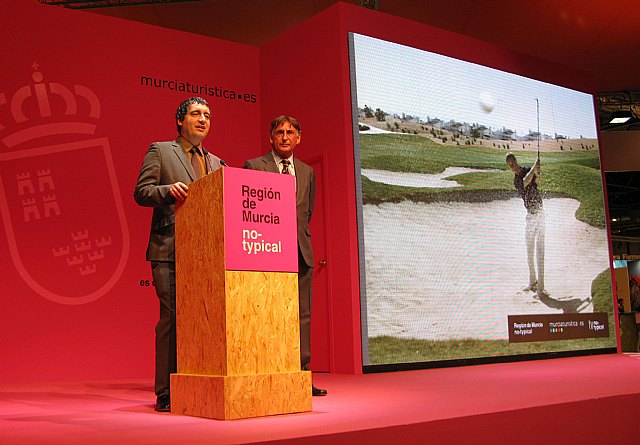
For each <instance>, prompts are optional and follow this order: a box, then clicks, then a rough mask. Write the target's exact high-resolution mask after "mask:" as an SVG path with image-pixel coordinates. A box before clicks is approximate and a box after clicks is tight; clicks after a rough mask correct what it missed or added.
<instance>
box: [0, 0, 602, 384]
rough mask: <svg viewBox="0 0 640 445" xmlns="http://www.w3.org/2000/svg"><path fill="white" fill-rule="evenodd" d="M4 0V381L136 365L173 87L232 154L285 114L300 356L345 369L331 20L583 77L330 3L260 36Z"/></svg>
mask: <svg viewBox="0 0 640 445" xmlns="http://www.w3.org/2000/svg"><path fill="white" fill-rule="evenodd" d="M14 3H15V4H12V5H11V6H9V5H5V4H2V5H0V14H2V16H3V17H8V18H10V20H7V22H8V23H5V24H4V26H3V30H2V37H3V38H2V39H0V49H1V50H2V54H3V55H5V61H4V63H3V67H2V69H0V165H1V169H0V179H1V184H2V190H0V198H1V201H0V205H2V217H3V226H2V229H1V230H2V233H3V236H2V237H1V238H0V270H1V271H2V281H1V282H0V283H1V284H0V297H1V298H2V302H3V310H2V311H0V357H2V360H1V362H0V363H1V364H0V378H4V379H18V378H48V379H58V378H85V377H118V376H151V375H152V370H153V359H152V357H153V325H154V323H155V320H156V313H157V303H156V299H155V294H154V292H153V289H152V287H151V286H146V282H147V280H150V273H149V267H148V265H147V264H146V263H145V261H144V251H145V246H146V240H147V232H148V227H149V218H150V210H149V209H143V208H140V207H137V206H136V205H135V204H134V202H133V199H132V192H133V186H134V184H135V180H136V177H137V173H138V170H139V167H140V163H141V161H142V158H143V156H144V153H145V151H146V148H147V147H148V145H149V143H150V142H152V141H156V140H168V139H172V138H173V137H175V129H174V128H175V127H174V125H175V122H174V119H173V117H172V116H173V113H174V111H175V108H176V106H177V104H178V103H179V102H180V101H181V100H183V99H184V98H186V97H188V96H191V95H193V93H190V92H186V91H178V90H177V88H179V87H180V86H181V87H182V88H183V89H186V88H190V89H193V88H194V86H197V87H198V88H199V87H202V88H204V90H203V92H204V93H206V94H203V95H204V96H205V97H206V98H207V99H208V100H209V101H210V103H211V104H212V108H213V124H212V130H211V135H210V136H209V138H208V140H207V144H206V146H207V147H208V149H209V150H210V151H213V152H214V153H216V154H218V155H220V156H221V157H222V158H224V159H225V160H226V161H227V162H228V163H229V164H230V165H232V166H239V165H241V163H242V162H243V160H245V159H247V158H250V157H254V156H257V155H258V154H260V153H262V152H264V151H266V150H268V149H269V147H268V135H267V125H268V122H269V121H270V120H271V119H272V118H273V117H274V116H275V115H278V114H291V115H294V116H297V117H299V118H300V120H301V122H302V126H303V130H304V131H303V141H302V145H301V146H300V150H299V153H298V154H299V156H300V157H301V158H302V159H303V160H307V161H309V162H310V163H311V164H312V165H314V166H315V167H316V168H317V172H318V175H319V177H318V181H320V182H321V183H322V184H321V185H320V187H319V190H321V192H320V194H319V196H318V199H319V200H321V202H320V205H321V209H322V212H321V213H320V214H321V215H324V217H320V219H321V220H319V219H316V220H314V221H312V230H314V231H315V232H316V236H314V247H315V249H316V252H320V254H319V255H317V261H321V260H326V265H316V281H317V287H316V294H315V295H314V311H316V310H319V311H322V313H321V314H320V315H318V316H315V315H314V320H319V321H320V322H319V323H315V324H314V327H313V329H314V333H313V335H314V359H313V362H312V366H313V368H314V369H318V370H323V371H332V372H344V373H359V372H361V352H360V348H361V345H360V303H359V272H358V243H357V224H356V216H355V204H356V197H355V184H354V181H353V171H354V160H353V137H352V128H351V99H350V87H349V63H348V60H349V59H348V46H347V33H348V32H358V33H361V34H366V35H370V36H373V37H378V38H382V39H386V40H391V41H394V42H397V43H401V44H405V45H410V46H414V47H417V48H421V49H425V50H429V51H435V52H438V53H442V54H445V55H449V56H453V57H458V58H461V59H464V60H467V61H471V62H475V63H481V64H484V65H488V66H491V67H494V68H498V69H502V70H506V71H510V72H513V73H516V74H521V75H526V76H528V77H533V78H536V79H539V80H543V81H547V82H553V83H558V84H561V85H565V86H568V87H572V88H576V89H581V90H584V91H589V90H590V89H591V80H590V79H589V78H586V77H585V76H584V75H583V74H581V73H577V72H574V71H571V70H570V69H568V68H563V67H559V66H555V65H550V64H549V63H546V62H542V61H538V60H533V59H531V58H529V57H526V56H523V55H519V54H515V53H513V52H510V51H507V50H505V49H502V48H500V47H497V46H495V45H490V44H485V43H482V42H478V41H476V40H473V39H470V38H466V37H463V36H459V35H456V34H452V33H449V32H445V31H442V30H438V29H435V28H430V27H428V26H425V25H421V24H418V23H414V22H411V21H408V20H405V19H400V18H397V17H392V16H389V15H386V14H382V13H377V12H375V11H370V10H367V9H364V8H360V7H357V6H353V5H349V4H344V3H343V4H336V5H334V6H332V7H330V8H328V9H327V10H325V11H324V12H322V13H320V14H318V15H317V16H315V17H313V18H312V19H310V20H309V21H307V22H305V23H303V24H302V25H299V26H297V27H296V28H294V29H292V30H290V31H289V32H286V33H284V34H283V35H281V36H279V37H277V38H275V39H273V40H272V41H271V42H269V43H267V44H265V45H264V46H263V47H261V48H254V47H248V46H244V45H238V44H234V43H229V42H223V41H219V40H215V39H209V38H204V37H201V36H196V35H191V34H185V33H179V32H175V31H170V30H164V29H159V28H155V27H150V26H145V25H140V24H136V23H131V22H125V21H120V20H117V19H111V18H108V17H103V16H97V15H93V14H85V13H83V12H75V11H68V10H63V9H60V8H53V7H49V6H45V5H40V4H37V3H36V2H14ZM144 78H148V79H147V80H146V82H151V83H152V84H154V85H158V87H155V86H146V84H145V83H144V82H145V79H144ZM149 79H151V80H149ZM163 81H164V82H163ZM154 82H155V83H154ZM187 83H188V84H189V86H188V87H187ZM325 240H326V241H325ZM80 259H82V261H83V263H79V261H80ZM85 266H89V267H88V268H84V267H85ZM69 303H79V304H69Z"/></svg>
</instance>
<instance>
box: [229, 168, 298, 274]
mask: <svg viewBox="0 0 640 445" xmlns="http://www.w3.org/2000/svg"><path fill="white" fill-rule="evenodd" d="M266 178H268V180H267V179H266ZM295 187H296V184H295V177H293V176H291V175H276V174H273V173H271V174H269V175H268V176H267V177H265V173H264V172H259V171H255V170H244V169H239V168H225V171H224V220H225V221H224V232H225V237H224V238H225V268H226V269H227V270H257V271H258V270H259V271H265V272H267V271H271V272H297V271H298V240H297V229H296V188H295Z"/></svg>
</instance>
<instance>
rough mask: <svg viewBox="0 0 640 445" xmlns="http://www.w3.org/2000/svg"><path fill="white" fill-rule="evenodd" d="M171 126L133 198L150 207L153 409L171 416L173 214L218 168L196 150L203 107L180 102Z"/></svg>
mask: <svg viewBox="0 0 640 445" xmlns="http://www.w3.org/2000/svg"><path fill="white" fill-rule="evenodd" d="M176 125H177V128H178V137H177V138H176V140H174V141H169V142H154V143H153V144H151V146H150V147H149V150H148V151H147V154H146V156H145V158H144V161H143V162H142V168H141V169H140V175H139V176H138V182H137V184H136V189H135V192H134V194H133V196H134V198H135V200H136V202H137V203H138V204H140V205H141V206H147V207H153V217H152V219H151V233H150V235H149V245H148V247H147V261H150V262H151V273H152V277H153V281H154V286H155V288H156V293H157V295H158V299H159V302H160V320H159V321H158V324H157V325H156V378H155V392H156V396H157V400H156V407H155V409H156V411H160V412H166V411H170V410H171V401H170V392H169V375H170V374H171V373H175V372H176V318H175V315H176V309H175V308H176V277H175V255H174V250H175V244H174V212H175V208H176V206H180V205H181V204H182V203H183V202H184V201H185V200H186V199H187V196H188V193H189V184H190V183H192V182H193V181H195V180H197V179H198V178H200V177H201V176H204V175H206V174H209V173H211V172H212V171H215V170H217V169H219V168H220V167H221V166H222V165H224V162H223V161H221V160H220V159H219V158H217V157H216V156H213V155H212V154H210V153H208V152H207V150H206V149H205V148H204V147H203V146H202V141H203V140H204V139H205V138H206V137H207V134H208V133H209V128H210V125H211V111H210V109H209V104H208V103H207V101H205V100H204V99H202V98H200V97H192V98H190V99H187V100H186V101H184V102H182V103H181V104H180V106H179V107H178V110H177V111H176Z"/></svg>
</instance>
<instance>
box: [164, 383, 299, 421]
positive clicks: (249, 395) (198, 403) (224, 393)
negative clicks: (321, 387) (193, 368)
mask: <svg viewBox="0 0 640 445" xmlns="http://www.w3.org/2000/svg"><path fill="white" fill-rule="evenodd" d="M305 411H311V372H310V371H295V372H284V373H275V374H253V375H234V376H213V375H198V374H180V373H177V374H171V412H172V413H174V414H183V415H187V416H196V417H206V418H210V419H218V420H230V419H244V418H248V417H262V416H272V415H276V414H289V413H299V412H305Z"/></svg>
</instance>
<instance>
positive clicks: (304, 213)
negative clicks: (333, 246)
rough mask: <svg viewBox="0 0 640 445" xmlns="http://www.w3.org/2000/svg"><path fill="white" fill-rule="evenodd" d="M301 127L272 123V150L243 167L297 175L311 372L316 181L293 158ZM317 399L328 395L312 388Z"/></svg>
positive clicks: (304, 339)
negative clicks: (312, 233)
mask: <svg viewBox="0 0 640 445" xmlns="http://www.w3.org/2000/svg"><path fill="white" fill-rule="evenodd" d="M301 133H302V129H301V127H300V123H299V122H298V121H297V120H296V119H294V118H292V117H290V116H279V117H277V118H275V119H274V120H273V121H272V122H271V126H270V131H269V142H271V147H272V150H271V151H270V152H269V153H267V154H265V155H264V156H261V157H259V158H255V159H250V160H248V161H246V162H245V163H244V168H248V169H251V170H261V171H265V172H272V173H281V174H289V175H294V176H295V177H296V214H297V225H298V293H299V310H300V365H301V368H302V369H303V370H309V363H310V361H311V287H312V283H313V250H312V247H311V232H310V231H309V221H311V215H312V214H313V203H314V199H315V194H316V177H315V174H314V172H313V169H312V168H311V167H310V166H308V165H307V164H305V163H304V162H302V161H300V160H298V158H294V156H293V152H294V150H295V148H296V146H297V145H298V144H299V143H300V140H301V137H302V136H301ZM312 390H313V395H314V396H324V395H326V394H327V391H326V390H324V389H320V388H316V387H315V386H312Z"/></svg>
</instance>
